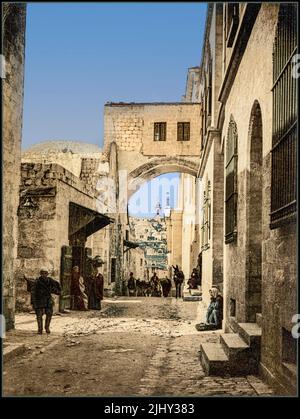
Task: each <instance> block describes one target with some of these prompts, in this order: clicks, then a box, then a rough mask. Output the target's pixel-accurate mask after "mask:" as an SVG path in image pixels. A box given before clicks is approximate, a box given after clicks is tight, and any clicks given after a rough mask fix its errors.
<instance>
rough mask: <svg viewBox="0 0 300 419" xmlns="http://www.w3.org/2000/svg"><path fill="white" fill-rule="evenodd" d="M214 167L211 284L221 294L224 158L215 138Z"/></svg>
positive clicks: (217, 139) (218, 139)
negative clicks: (217, 288)
mask: <svg viewBox="0 0 300 419" xmlns="http://www.w3.org/2000/svg"><path fill="white" fill-rule="evenodd" d="M213 147H214V167H213V184H212V185H213V186H212V190H211V194H212V197H213V198H212V201H213V212H212V217H211V226H212V227H211V228H212V231H211V236H212V261H211V262H212V282H213V285H217V286H218V287H219V288H220V291H221V293H222V294H223V240H224V219H223V207H224V177H223V167H224V158H223V153H222V152H221V144H220V138H219V137H218V136H217V137H216V138H215V139H214V142H213Z"/></svg>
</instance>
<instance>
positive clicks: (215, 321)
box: [209, 287, 223, 329]
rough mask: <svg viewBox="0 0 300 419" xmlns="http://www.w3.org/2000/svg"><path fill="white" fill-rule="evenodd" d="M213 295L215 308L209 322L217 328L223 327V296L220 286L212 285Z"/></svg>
mask: <svg viewBox="0 0 300 419" xmlns="http://www.w3.org/2000/svg"><path fill="white" fill-rule="evenodd" d="M211 296H212V300H213V309H212V312H211V315H210V318H209V323H210V324H212V325H214V326H215V328H216V329H222V320H223V297H222V295H221V293H220V290H219V288H217V287H212V289H211Z"/></svg>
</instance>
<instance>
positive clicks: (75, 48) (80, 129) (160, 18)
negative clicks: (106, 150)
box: [23, 2, 206, 148]
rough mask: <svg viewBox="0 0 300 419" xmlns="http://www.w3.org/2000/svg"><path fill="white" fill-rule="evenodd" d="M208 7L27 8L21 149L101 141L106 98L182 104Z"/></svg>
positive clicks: (76, 5) (198, 55)
mask: <svg viewBox="0 0 300 419" xmlns="http://www.w3.org/2000/svg"><path fill="white" fill-rule="evenodd" d="M205 16H206V4H205V3H188V2H184V3H183V2H182V3H39V4H37V3H28V8H27V24H26V51H25V53H26V59H25V93H24V120H23V148H28V147H29V146H30V145H32V144H35V143H38V142H40V141H45V140H50V139H51V140H55V139H57V140H59V139H66V140H75V141H84V142H89V143H96V144H99V145H100V146H102V141H103V105H104V103H105V102H107V101H130V102H134V101H135V102H144V101H147V102H148V101H149V102H152V101H166V102H167V101H180V100H181V95H182V94H183V93H184V89H185V82H186V74H187V69H188V67H192V66H195V65H199V63H200V58H201V50H202V39H203V32H204V23H205Z"/></svg>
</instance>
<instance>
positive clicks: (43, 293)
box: [25, 268, 61, 335]
mask: <svg viewBox="0 0 300 419" xmlns="http://www.w3.org/2000/svg"><path fill="white" fill-rule="evenodd" d="M25 279H26V278H25ZM26 280H27V284H28V288H27V289H28V290H30V291H31V304H32V306H33V308H34V310H35V313H36V320H37V324H38V334H39V335H41V334H42V333H43V314H46V321H45V330H46V333H47V334H49V333H50V322H51V318H52V314H53V300H52V297H51V294H56V295H59V294H60V293H61V287H60V284H59V282H58V281H55V280H54V279H53V278H50V277H49V276H48V269H47V268H41V270H40V276H39V278H37V279H36V280H35V281H34V282H32V281H31V282H29V280H28V279H26Z"/></svg>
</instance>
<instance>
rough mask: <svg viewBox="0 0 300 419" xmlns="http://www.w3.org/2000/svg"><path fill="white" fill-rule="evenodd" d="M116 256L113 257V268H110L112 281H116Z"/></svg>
mask: <svg viewBox="0 0 300 419" xmlns="http://www.w3.org/2000/svg"><path fill="white" fill-rule="evenodd" d="M116 266H117V260H116V258H111V269H110V282H116Z"/></svg>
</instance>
